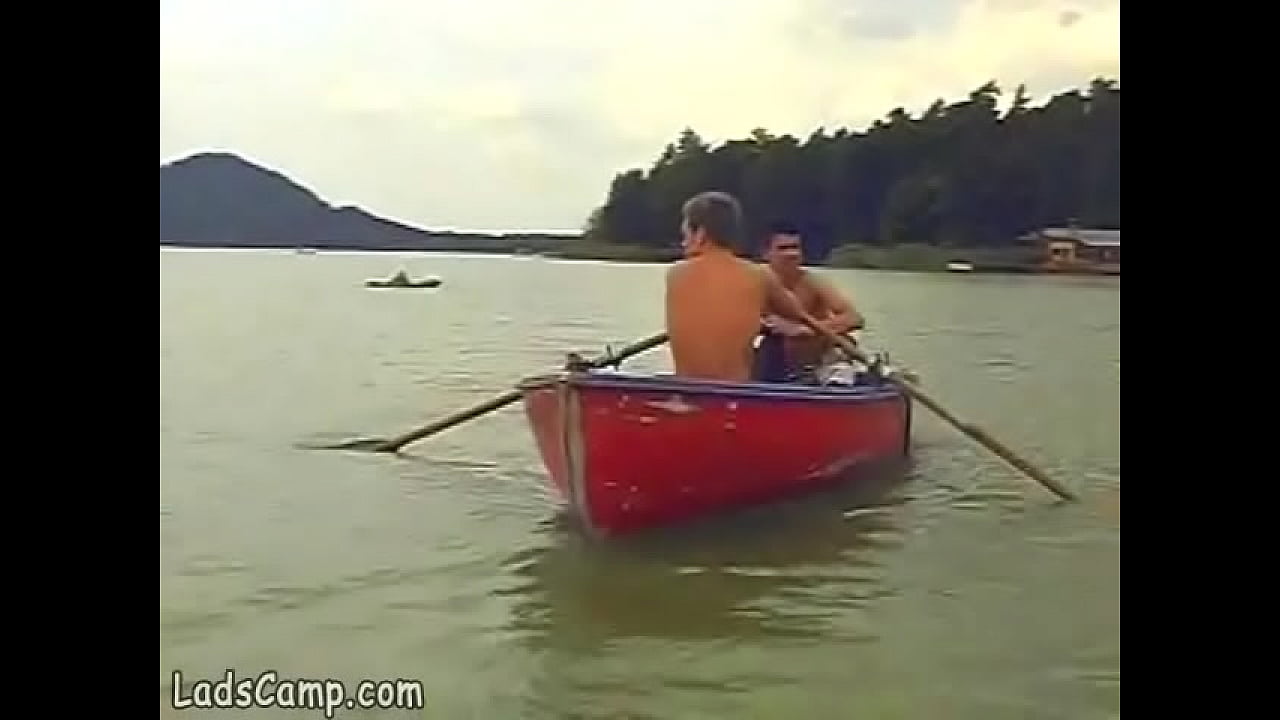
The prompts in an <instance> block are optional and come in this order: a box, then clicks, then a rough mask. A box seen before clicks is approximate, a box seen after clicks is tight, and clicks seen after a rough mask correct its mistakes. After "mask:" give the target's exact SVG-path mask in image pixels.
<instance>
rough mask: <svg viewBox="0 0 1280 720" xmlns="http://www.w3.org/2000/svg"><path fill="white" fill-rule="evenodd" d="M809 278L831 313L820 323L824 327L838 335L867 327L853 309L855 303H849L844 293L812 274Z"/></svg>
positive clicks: (860, 315) (864, 321) (859, 314)
mask: <svg viewBox="0 0 1280 720" xmlns="http://www.w3.org/2000/svg"><path fill="white" fill-rule="evenodd" d="M809 277H810V278H812V280H813V287H814V290H816V291H817V293H818V295H819V296H820V297H821V298H822V303H823V305H824V306H826V308H827V309H828V310H829V312H830V314H829V316H828V317H827V318H825V319H823V320H821V321H820V322H821V323H822V324H823V326H824V327H826V328H827V329H828V330H830V331H831V332H833V333H835V334H837V335H843V334H844V333H847V332H851V331H853V330H861V329H862V328H864V327H866V320H865V319H864V318H863V317H862V314H861V313H859V312H858V311H857V309H855V308H854V307H853V303H851V302H849V300H848V298H846V297H845V296H844V293H841V292H840V291H839V290H837V289H836V288H835V286H833V285H832V284H831V283H829V282H827V281H826V279H824V278H820V277H817V276H816V275H813V274H810V276H809Z"/></svg>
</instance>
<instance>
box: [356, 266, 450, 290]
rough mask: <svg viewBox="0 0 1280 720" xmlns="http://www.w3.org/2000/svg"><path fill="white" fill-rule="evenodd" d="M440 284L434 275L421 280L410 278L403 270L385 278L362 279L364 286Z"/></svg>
mask: <svg viewBox="0 0 1280 720" xmlns="http://www.w3.org/2000/svg"><path fill="white" fill-rule="evenodd" d="M440 284H441V280H440V278H438V277H435V276H434V275H433V276H431V277H427V278H423V279H421V280H411V279H410V278H409V274H408V273H406V272H405V271H404V270H400V271H399V272H397V273H396V274H395V275H392V276H391V277H390V278H388V279H386V280H380V279H370V280H365V281H364V286H365V287H370V288H433V287H440Z"/></svg>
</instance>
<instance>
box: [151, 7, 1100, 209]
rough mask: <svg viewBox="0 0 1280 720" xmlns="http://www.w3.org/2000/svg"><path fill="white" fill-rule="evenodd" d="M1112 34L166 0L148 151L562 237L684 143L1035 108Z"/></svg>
mask: <svg viewBox="0 0 1280 720" xmlns="http://www.w3.org/2000/svg"><path fill="white" fill-rule="evenodd" d="M1068 18H1070V19H1068ZM1119 22H1120V21H1119V1H1118V0H895V2H893V3H887V2H885V0H844V1H842V0H698V2H690V1H689V0H646V1H645V2H635V3H631V2H627V3H621V2H617V3H615V2H609V3H603V2H602V3H584V2H580V1H579V0H484V1H483V2H481V0H475V1H474V2H472V0H435V1H429V0H255V1H252V2H251V1H250V0H223V1H221V2H218V3H211V2H201V1H198V0H166V1H165V2H162V4H161V77H160V94H161V137H160V150H161V157H162V159H164V158H167V157H172V156H175V155H181V154H187V153H189V152H192V151H196V150H199V149H204V148H210V147H217V148H224V149H229V150H234V151H240V152H243V153H245V154H246V155H249V156H251V157H255V158H259V159H261V160H263V161H265V162H267V163H269V164H272V165H273V166H276V167H279V168H280V169H281V170H283V171H285V172H287V173H289V174H290V175H292V176H293V177H295V179H298V180H299V181H301V182H304V183H305V184H307V185H309V186H311V187H312V188H313V189H315V190H316V191H317V192H320V193H321V194H322V195H324V196H325V197H327V198H329V199H330V200H333V201H335V202H355V203H358V204H361V205H362V206H364V207H367V208H368V209H370V210H371V211H373V212H378V213H383V214H387V215H390V216H392V217H397V218H401V219H404V220H407V221H409V222H414V223H417V224H421V225H426V226H431V227H450V226H452V227H462V228H484V229H510V228H547V229H552V228H574V227H579V226H580V225H581V223H582V221H583V219H584V218H585V217H586V216H587V215H588V213H589V212H590V211H591V209H592V207H594V206H595V205H596V204H598V203H599V202H600V201H601V200H602V199H603V196H604V193H605V192H606V191H607V187H608V183H609V180H610V178H611V177H612V175H613V174H614V173H615V172H617V171H620V170H622V169H625V168H628V167H631V166H638V165H644V164H647V163H648V162H650V161H651V160H652V159H653V158H654V157H656V156H657V154H658V153H659V152H660V151H661V149H662V146H663V145H664V144H665V143H666V142H669V141H670V140H672V139H673V138H674V137H675V135H676V134H677V133H678V132H679V131H680V130H681V129H682V128H683V127H685V126H692V127H694V128H695V129H697V130H698V131H699V133H701V134H702V135H703V136H704V137H706V138H707V139H709V140H713V141H720V140H727V139H730V138H733V137H740V136H743V135H746V134H747V133H748V132H750V130H751V129H752V128H755V127H765V128H768V129H769V130H771V131H773V132H775V133H784V132H790V133H793V134H797V135H806V134H808V133H809V132H810V131H812V130H813V129H815V128H817V127H820V126H827V127H836V126H853V127H863V126H865V125H867V124H868V123H870V122H871V121H872V120H874V119H875V118H877V117H881V116H883V115H884V114H885V113H886V112H888V111H889V110H890V109H892V108H894V107H898V106H902V107H906V108H908V109H910V110H920V109H923V108H924V107H927V106H928V104H929V103H931V102H932V101H933V100H934V99H936V98H939V97H942V98H944V99H953V98H959V97H962V96H963V95H965V94H967V93H968V92H969V91H970V90H972V89H973V88H975V87H977V86H979V85H981V84H982V83H983V82H985V81H986V80H988V79H996V80H997V81H999V82H1001V84H1002V85H1004V86H1005V87H1007V88H1009V89H1010V90H1011V89H1012V88H1013V87H1014V86H1015V85H1017V84H1018V83H1020V82H1026V83H1027V84H1028V87H1029V89H1030V90H1031V92H1032V94H1033V96H1035V97H1038V98H1041V99H1042V98H1044V97H1045V96H1047V95H1050V94H1052V93H1054V92H1057V91H1060V90H1062V89H1065V86H1066V85H1082V84H1085V83H1087V82H1088V80H1089V79H1091V78H1092V77H1093V76H1095V75H1108V76H1113V77H1118V75H1119V64H1120V60H1119V57H1120V37H1119V34H1120V25H1119Z"/></svg>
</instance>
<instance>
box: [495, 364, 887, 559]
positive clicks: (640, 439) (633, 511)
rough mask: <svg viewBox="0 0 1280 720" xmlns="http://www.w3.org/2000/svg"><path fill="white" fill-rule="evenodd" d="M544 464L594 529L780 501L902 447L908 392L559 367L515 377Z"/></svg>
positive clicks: (881, 386)
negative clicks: (562, 369) (524, 377)
mask: <svg viewBox="0 0 1280 720" xmlns="http://www.w3.org/2000/svg"><path fill="white" fill-rule="evenodd" d="M519 387H520V390H521V393H522V399H523V401H524V409H525V416H526V417H527V419H528V421H529V424H530V426H531V428H532V430H533V434H534V438H535V440H536V442H537V445H538V452H539V454H540V455H541V456H542V461H543V464H544V465H545V467H546V469H547V471H548V473H549V474H550V476H551V481H552V484H553V485H554V487H555V488H556V490H557V491H558V494H559V495H560V496H561V498H562V499H564V500H565V502H566V503H567V505H568V506H569V509H570V511H571V513H572V514H574V515H576V516H577V518H578V519H579V520H581V521H583V523H584V524H585V526H586V528H587V529H588V530H589V531H590V532H592V533H595V534H598V535H605V536H608V535H618V534H623V533H628V532H633V531H637V530H645V529H649V528H655V527H659V526H663V525H670V524H675V523H678V522H681V521H687V520H691V519H694V518H696V517H698V516H704V515H710V514H713V513H718V512H722V511H726V510H728V509H730V508H734V507H742V506H746V505H753V504H759V503H764V502H769V501H772V500H779V499H782V498H785V497H787V496H792V495H797V494H800V493H803V492H808V491H811V490H816V489H818V488H819V487H821V486H824V485H829V484H832V483H834V482H836V481H838V480H840V479H841V478H842V477H843V475H844V473H845V472H846V471H848V470H850V469H852V468H853V467H855V466H859V465H861V464H864V463H870V462H874V461H879V460H889V459H892V458H895V457H902V456H903V455H905V454H906V452H907V451H908V447H909V442H910V432H911V399H910V397H909V396H908V395H907V394H906V393H904V392H903V391H902V390H901V389H899V388H898V387H897V386H896V385H894V384H892V383H889V382H888V381H874V380H873V381H871V384H859V385H853V386H827V387H817V386H805V385H788V384H778V383H769V384H756V383H750V384H738V383H724V382H711V381H702V380H689V379H683V378H676V377H673V376H663V375H634V374H628V373H620V372H569V371H566V372H563V373H559V374H555V375H547V376H539V377H534V378H529V379H527V380H525V381H524V382H522V383H521V384H520V386H519Z"/></svg>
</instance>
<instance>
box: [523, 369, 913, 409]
mask: <svg viewBox="0 0 1280 720" xmlns="http://www.w3.org/2000/svg"><path fill="white" fill-rule="evenodd" d="M560 381H567V382H570V383H572V384H573V385H576V386H578V387H583V388H608V389H616V390H634V391H638V392H672V393H688V394H693V395H719V396H730V397H735V398H741V399H744V400H748V399H750V400H799V401H803V402H810V401H815V400H819V401H830V402H851V401H852V402H859V401H861V402H874V401H883V400H894V399H898V398H901V397H903V395H904V393H903V392H902V391H901V390H899V389H898V388H897V387H895V386H894V385H892V384H888V383H886V384H884V385H854V386H839V385H828V386H814V385H792V384H787V383H732V382H720V381H715V380H699V379H694V378H677V377H675V376H674V375H640V374H632V373H626V372H591V373H573V374H565V375H552V376H546V377H539V378H530V379H528V380H527V381H525V382H524V383H522V384H521V386H522V387H524V388H533V387H537V386H539V385H549V384H552V383H555V382H560Z"/></svg>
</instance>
